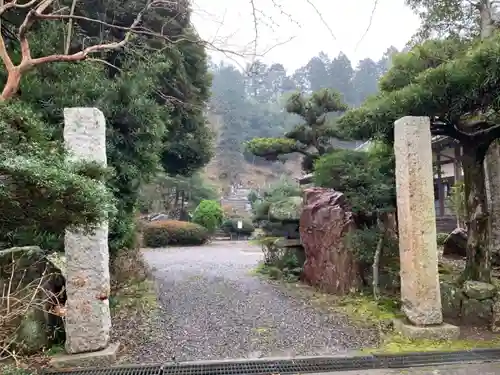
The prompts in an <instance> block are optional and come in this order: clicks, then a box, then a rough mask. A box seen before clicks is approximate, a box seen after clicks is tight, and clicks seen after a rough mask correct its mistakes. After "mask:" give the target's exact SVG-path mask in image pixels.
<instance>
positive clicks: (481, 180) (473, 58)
mask: <svg viewBox="0 0 500 375" xmlns="http://www.w3.org/2000/svg"><path fill="white" fill-rule="evenodd" d="M462 43H464V46H462V47H460V44H462ZM499 45H500V44H499V36H498V35H496V36H493V37H492V38H490V39H486V40H483V41H482V43H480V44H475V43H472V44H470V43H466V42H464V41H461V40H458V39H450V40H439V41H429V42H426V43H424V44H422V45H421V46H418V47H416V48H415V49H414V50H412V51H410V52H409V53H408V54H406V56H404V55H402V56H399V57H397V58H395V60H394V66H393V67H392V69H391V71H390V72H389V73H388V75H387V76H386V77H385V79H384V80H383V81H382V82H383V83H382V85H381V87H382V89H383V90H382V92H381V93H380V94H379V95H378V96H377V97H374V98H372V99H371V100H369V101H367V102H366V104H365V105H364V106H363V107H361V108H359V109H355V110H352V111H349V112H347V113H346V114H345V115H344V116H343V117H342V118H341V119H340V120H339V122H338V123H339V127H340V129H341V131H342V132H344V133H345V134H348V135H350V136H352V137H361V138H364V139H367V138H372V137H383V138H384V139H387V140H391V141H392V139H393V124H394V121H395V120H397V119H398V118H400V117H403V116H406V115H413V116H429V117H430V118H431V119H432V122H431V132H432V133H433V134H435V135H444V136H448V137H451V138H453V139H455V140H456V141H458V142H460V144H461V145H462V149H463V158H462V166H463V171H464V184H465V196H466V201H467V212H468V220H467V221H468V222H469V225H468V244H467V266H466V269H465V271H464V274H463V279H472V280H481V281H486V282H489V281H490V277H491V273H490V272H491V270H490V256H491V254H490V251H489V245H488V205H487V201H486V187H485V175H484V168H483V163H484V159H485V156H486V152H487V150H488V147H489V146H490V144H491V143H492V142H493V141H494V140H495V139H496V138H498V136H499V135H500V126H499V125H496V121H495V117H496V116H495V113H496V112H497V111H498V101H497V100H496V98H497V97H498V96H499V93H500V92H499V86H498V83H499V78H498V77H497V76H496V73H495V72H496V71H497V69H496V66H497V57H498V55H499V54H500V48H499ZM443 50H445V51H447V53H448V54H449V58H448V59H442V57H443Z"/></svg>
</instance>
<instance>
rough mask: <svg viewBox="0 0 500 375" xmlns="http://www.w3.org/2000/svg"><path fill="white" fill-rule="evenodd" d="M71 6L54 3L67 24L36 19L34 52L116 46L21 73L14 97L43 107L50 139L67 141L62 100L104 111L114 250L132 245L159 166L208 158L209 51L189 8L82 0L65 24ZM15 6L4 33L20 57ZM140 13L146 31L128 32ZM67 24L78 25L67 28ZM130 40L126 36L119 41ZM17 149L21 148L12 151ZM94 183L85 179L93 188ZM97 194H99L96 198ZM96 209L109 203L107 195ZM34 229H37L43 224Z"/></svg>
mask: <svg viewBox="0 0 500 375" xmlns="http://www.w3.org/2000/svg"><path fill="white" fill-rule="evenodd" d="M68 3H69V4H65V2H64V1H63V2H62V3H57V4H56V3H53V4H51V7H53V9H51V10H52V11H53V12H52V13H50V14H58V15H61V17H62V19H63V21H65V22H60V21H61V20H60V18H61V17H59V16H58V17H57V19H55V20H53V19H49V20H48V21H47V22H44V23H35V24H34V25H33V27H32V30H31V33H30V35H29V44H30V53H31V56H33V58H35V59H37V58H39V57H43V56H56V55H57V56H63V57H64V56H73V55H74V54H75V53H78V51H82V48H84V47H85V48H86V47H87V46H88V45H89V43H93V42H96V43H102V41H106V43H108V42H109V43H110V44H111V45H112V46H115V47H116V48H115V47H113V48H108V49H106V48H103V49H102V50H100V51H99V52H98V53H97V54H94V55H93V57H95V59H90V58H88V56H84V57H83V58H82V59H80V58H78V59H76V60H84V61H78V62H76V63H75V62H73V63H71V62H53V63H43V64H38V65H36V69H28V70H26V71H24V73H23V75H22V80H21V81H20V86H19V90H17V91H16V92H17V94H15V98H12V99H11V102H12V103H13V102H14V100H15V101H20V102H21V103H23V105H24V106H25V107H27V108H30V109H31V111H32V112H36V113H38V114H39V117H40V121H42V122H43V124H44V125H43V127H44V128H45V131H46V132H47V136H48V137H49V139H50V140H51V141H52V142H54V143H55V144H58V145H61V144H62V129H63V116H62V111H63V109H64V107H85V106H87V107H97V108H99V109H101V110H102V111H103V112H104V115H105V117H106V121H107V154H108V165H109V168H110V169H111V170H112V171H113V173H112V174H111V175H110V178H109V180H108V181H107V187H108V189H109V191H110V192H112V193H113V195H114V198H115V199H114V200H113V201H114V203H115V204H116V210H111V209H110V210H109V213H110V214H112V215H111V226H110V229H111V231H110V247H111V250H112V251H116V250H119V249H121V248H124V247H129V246H131V245H132V242H133V240H134V238H135V234H134V220H135V216H136V211H137V208H138V207H137V206H138V199H139V191H140V186H141V185H142V184H144V183H146V182H147V181H149V180H150V179H151V178H152V177H154V176H155V175H156V174H157V173H158V172H161V171H162V170H163V169H165V170H166V172H167V173H169V174H172V175H178V174H185V175H189V174H191V173H193V172H194V171H196V170H197V169H199V168H201V167H202V166H203V165H205V164H206V163H207V162H208V160H209V159H210V156H211V147H212V138H211V133H210V131H209V128H208V127H207V124H206V119H205V117H204V112H203V111H204V107H205V103H206V101H207V100H208V97H209V87H210V75H209V74H208V71H207V69H208V65H207V57H206V53H205V47H204V45H203V43H200V39H199V37H198V36H197V35H196V33H194V31H193V30H192V29H191V27H190V25H189V12H187V11H186V12H184V11H185V10H182V12H181V10H179V9H174V10H172V9H169V8H168V7H166V8H164V7H158V6H154V7H152V6H151V1H149V0H140V1H127V2H115V1H111V0H109V1H104V2H85V4H84V3H82V2H79V3H77V6H76V8H75V12H74V15H75V17H76V19H75V20H73V21H72V22H68V18H64V17H69V12H70V8H71V2H69V1H68ZM66 5H68V6H66ZM57 7H60V9H59V8H57ZM56 8H57V9H56ZM141 12H142V13H141ZM179 12H180V13H182V14H179ZM183 12H184V13H183ZM18 13H19V12H18ZM18 13H15V12H14V13H11V12H6V13H4V14H3V15H2V18H3V19H4V21H5V22H3V23H2V34H3V35H4V36H5V40H6V48H7V51H8V53H9V55H10V57H11V58H12V60H13V61H14V62H17V61H20V60H21V56H22V45H21V44H20V43H19V41H18V39H17V38H15V37H12V38H11V37H9V35H15V34H16V32H17V31H18V30H19V28H20V27H21V24H22V21H23V18H24V15H23V13H22V12H20V13H19V14H18ZM139 13H141V17H142V18H141V24H142V27H144V28H145V30H146V29H147V30H149V31H148V32H144V33H135V31H134V32H131V31H130V30H129V29H128V28H129V27H130V26H131V25H132V24H133V23H134V22H135V20H136V19H137V17H138V15H139ZM41 14H42V13H41ZM43 14H45V13H43ZM43 14H42V15H43ZM37 17H38V16H37ZM43 17H45V16H43ZM43 17H42V18H43ZM68 23H71V25H72V32H70V33H69V34H68ZM165 25H168V26H167V27H166V26H165ZM134 33H135V34H134ZM68 35H69V36H70V40H69V42H68V37H67V36H68ZM125 39H126V43H124V44H120V43H121V41H123V40H125ZM67 42H68V43H67ZM117 43H118V44H119V45H116V44H117ZM54 61H73V60H72V58H69V57H68V58H61V59H56V60H54ZM7 73H9V74H11V72H10V71H9V72H8V71H7V69H3V70H2V72H1V77H2V82H4V83H5V82H7V75H8V74H7ZM172 76H175V77H176V79H175V80H172V79H171V77H172ZM9 103H10V102H9ZM27 136H30V134H27ZM13 152H16V153H17V151H16V148H13ZM20 156H22V155H20ZM60 158H61V160H62V158H63V156H62V154H61V156H60ZM54 165H57V164H54ZM45 172H47V173H50V169H47V168H44V169H41V170H39V171H38V174H37V175H36V176H34V177H36V178H38V179H39V180H40V181H44V180H45V179H46V178H48V176H45V175H44V173H45ZM91 186H92V185H91V184H88V185H87V190H88V189H89V188H90V187H91ZM54 188H55V187H54ZM97 193H98V192H97V191H96V193H95V194H96V196H95V197H96V198H95V199H97V198H98V197H99V196H100V195H99V194H97ZM19 199H24V198H21V197H20V198H19ZM90 203H91V201H90V200H89V204H90ZM20 204H21V203H20ZM100 208H101V209H108V208H109V207H108V205H105V204H102V202H101V203H100ZM90 209H91V206H89V208H88V209H87V210H90ZM80 212H82V213H85V212H86V210H83V209H81V210H80ZM101 216H102V215H101ZM96 217H97V215H94V216H92V218H96ZM88 218H89V220H90V218H91V217H90V216H89V217H88ZM64 227H65V226H64V225H59V226H58V227H57V230H56V231H55V230H54V231H52V229H54V228H50V229H51V230H50V231H52V232H53V233H52V235H54V236H56V237H59V238H61V234H62V232H63V230H64ZM31 229H32V232H33V233H34V232H37V231H40V230H42V229H41V228H39V227H33V228H31ZM45 229H46V228H45ZM50 231H49V232H50ZM11 244H15V242H11ZM41 245H42V246H44V244H41Z"/></svg>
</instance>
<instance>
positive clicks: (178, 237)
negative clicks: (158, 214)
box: [143, 220, 209, 248]
mask: <svg viewBox="0 0 500 375" xmlns="http://www.w3.org/2000/svg"><path fill="white" fill-rule="evenodd" d="M208 237H209V233H208V231H207V229H206V228H204V227H202V226H201V225H198V224H195V223H189V222H186V221H177V220H165V221H153V222H150V223H147V224H146V225H145V226H144V229H143V245H144V246H146V247H153V248H155V247H166V246H176V245H186V246H189V245H203V244H204V243H205V242H207V240H208Z"/></svg>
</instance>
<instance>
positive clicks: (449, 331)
mask: <svg viewBox="0 0 500 375" xmlns="http://www.w3.org/2000/svg"><path fill="white" fill-rule="evenodd" d="M393 323H394V330H395V331H396V332H399V333H400V334H401V335H403V336H405V337H407V338H409V339H412V340H457V339H458V337H459V335H460V328H459V327H457V326H454V325H452V324H447V323H441V324H438V325H434V326H415V325H413V324H411V323H409V322H407V321H406V320H403V319H394V321H393Z"/></svg>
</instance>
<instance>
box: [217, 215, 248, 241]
mask: <svg viewBox="0 0 500 375" xmlns="http://www.w3.org/2000/svg"><path fill="white" fill-rule="evenodd" d="M238 222H241V228H238ZM221 229H222V230H223V231H224V232H226V233H228V234H237V235H243V236H250V235H251V234H252V233H253V232H254V230H255V227H254V226H253V224H252V221H251V220H249V219H245V218H241V217H236V218H230V219H225V220H224V221H223V223H222V225H221Z"/></svg>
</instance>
